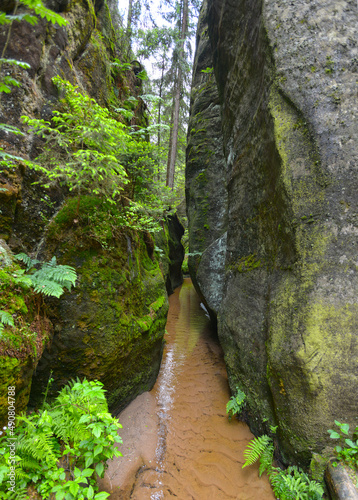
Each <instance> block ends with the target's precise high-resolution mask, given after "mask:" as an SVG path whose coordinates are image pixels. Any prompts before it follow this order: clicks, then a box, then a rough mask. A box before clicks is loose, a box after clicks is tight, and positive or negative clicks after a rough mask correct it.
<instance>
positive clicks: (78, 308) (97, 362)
mask: <svg viewBox="0 0 358 500" xmlns="http://www.w3.org/2000/svg"><path fill="white" fill-rule="evenodd" d="M14 5H15V3H14V2H12V3H11V2H9V5H8V7H7V10H8V12H11V9H13V8H14ZM47 6H48V7H49V8H52V9H53V10H55V11H56V12H59V13H60V15H61V16H62V17H63V18H65V19H66V20H67V21H68V24H67V25H66V26H62V27H59V26H58V25H51V24H49V23H47V22H46V21H45V20H39V22H38V24H36V25H35V26H31V25H30V24H29V23H27V22H25V21H23V22H21V23H18V22H14V23H13V25H12V30H11V36H10V38H9V44H8V45H7V48H6V52H5V58H14V59H17V60H21V61H24V62H27V63H28V64H30V66H31V67H30V69H28V70H24V69H18V68H16V69H15V70H14V69H13V68H11V67H6V64H5V65H3V66H2V68H0V69H1V70H2V71H3V72H6V71H8V72H11V71H13V72H14V74H13V76H14V77H16V78H17V79H18V81H19V82H20V86H19V87H16V88H14V89H13V90H12V91H11V93H9V94H6V95H2V97H1V100H0V122H1V123H7V124H9V125H12V126H16V127H19V128H21V129H23V125H22V122H21V116H22V115H27V116H30V117H36V118H42V119H44V120H50V119H51V117H52V113H53V110H54V109H58V108H59V106H60V104H59V99H60V97H61V96H60V95H59V92H58V90H57V88H56V86H55V85H54V84H53V81H52V78H53V77H54V76H56V75H59V76H60V77H62V78H63V79H65V80H69V81H70V82H71V83H72V84H74V85H76V86H78V87H79V89H80V91H82V92H83V93H87V94H89V95H90V96H91V97H92V98H94V99H95V100H96V101H97V102H98V103H99V104H100V105H102V106H106V107H107V108H109V109H112V108H118V107H121V106H122V105H123V102H124V101H125V100H126V99H128V98H129V97H132V98H136V99H137V101H136V102H137V105H136V107H135V110H134V116H133V117H132V118H131V120H130V125H144V126H145V125H147V115H146V112H145V105H144V102H143V101H142V100H141V99H140V97H139V96H140V94H141V93H142V88H141V84H142V81H141V80H140V79H139V78H137V76H136V74H135V71H134V67H133V66H132V69H131V68H129V69H128V63H130V61H131V53H130V49H129V47H128V41H127V40H126V37H125V36H123V29H122V26H121V21H120V16H119V13H118V8H117V4H116V2H114V1H111V0H108V2H105V1H104V2H103V1H100V0H99V1H92V0H70V1H67V0H50V1H49V2H48V3H47ZM21 9H22V7H20V8H19V11H18V12H19V13H21ZM7 29H8V26H1V27H0V46H4V45H5V43H6V40H7V35H8V31H7ZM115 61H117V63H118V61H120V62H122V61H123V62H126V63H127V64H126V65H125V66H124V67H123V68H122V69H118V65H117V66H113V64H112V63H113V62H115ZM129 66H130V64H129ZM119 67H120V64H119ZM123 121H125V120H124V118H123ZM128 125H129V123H128ZM23 130H24V129H23ZM24 131H25V130H24ZM0 147H2V148H3V149H4V150H5V151H6V152H8V153H10V154H15V155H17V156H22V157H23V158H25V159H28V158H30V159H33V158H35V157H36V156H37V155H38V154H39V153H40V152H41V148H42V147H43V142H42V141H41V140H40V139H39V138H37V137H34V136H33V135H32V134H25V135H24V136H18V135H14V134H11V133H4V132H3V131H0ZM38 180H39V178H38V175H37V173H36V172H34V171H33V170H31V169H29V168H28V167H27V166H26V164H24V163H20V166H19V167H12V166H10V167H9V168H5V167H2V168H1V169H0V237H1V238H3V239H4V240H6V242H7V243H8V245H9V246H10V247H11V249H12V250H13V251H14V253H17V252H20V251H25V252H26V253H28V254H31V255H32V256H36V257H39V258H40V259H41V260H45V261H48V260H49V259H51V258H52V256H56V257H57V261H58V263H60V264H65V263H67V264H69V265H71V266H73V267H75V269H76V271H77V274H78V280H77V283H76V287H75V288H73V289H72V291H71V293H66V294H65V295H64V296H63V297H61V299H60V300H58V299H56V300H53V301H51V300H49V301H48V309H47V315H48V316H49V317H50V319H51V321H52V323H53V326H54V331H51V332H50V331H49V332H47V333H48V336H50V337H51V338H50V342H49V343H48V344H47V346H46V349H45V352H44V354H43V356H42V358H41V360H40V362H39V365H38V367H37V370H36V375H35V377H34V379H33V384H32V403H35V404H37V403H38V402H40V401H41V400H42V393H43V391H44V388H45V387H46V385H47V382H48V379H49V377H50V374H51V372H52V377H53V378H54V383H53V386H52V388H51V393H52V394H55V393H56V391H57V390H58V389H59V388H60V387H61V386H62V385H63V384H65V383H66V382H67V381H68V380H69V379H71V378H76V377H77V376H79V377H81V378H83V377H87V378H88V379H98V380H100V381H102V382H103V383H104V385H105V389H106V390H107V396H108V400H109V405H110V407H111V408H112V409H113V410H116V411H117V410H119V409H121V408H122V407H123V406H124V405H125V404H127V403H128V402H129V401H130V400H131V399H133V398H134V397H135V396H136V395H138V394H139V393H141V392H143V391H146V390H148V389H150V388H151V387H152V385H153V383H154V381H155V378H156V375H157V372H158V370H159V365H160V360H161V354H162V347H163V335H164V331H165V321H166V314H167V309H168V301H167V293H166V287H165V285H166V282H167V280H168V281H169V282H170V284H171V288H173V287H175V286H177V285H178V284H180V280H181V273H180V266H181V254H182V252H183V250H182V247H181V244H180V237H181V225H180V223H179V221H176V222H175V221H174V218H173V222H172V225H170V224H169V228H168V226H167V225H166V224H165V223H164V224H163V229H162V231H161V232H160V233H158V234H157V236H156V239H155V241H154V239H153V237H152V235H150V234H149V233H146V232H145V231H141V232H139V231H138V232H136V231H134V230H131V229H129V228H123V227H122V226H123V224H122V225H121V223H120V222H118V220H117V219H116V217H115V215H113V213H112V214H109V213H108V212H106V210H107V209H106V208H103V205H102V204H101V201H100V200H99V199H98V198H96V197H95V196H82V197H81V203H80V209H79V210H76V204H77V202H76V201H75V200H74V199H73V198H68V195H69V193H68V190H66V188H64V187H60V186H59V185H54V186H53V187H51V188H50V189H45V188H44V187H43V186H42V185H41V184H40V185H38V184H34V183H35V182H37V181H38ZM101 210H102V212H101ZM111 217H112V218H111ZM116 220H117V222H116ZM174 254H176V257H178V259H177V261H176V262H175V263H174V264H173V265H172V263H171V259H172V258H173V255H174ZM28 295H29V297H28V298H27V300H29V301H31V293H29V294H28ZM12 312H13V311H11V313H12ZM24 321H25V320H24ZM49 330H50V328H49ZM43 347H44V346H42V348H43ZM3 351H4V349H2V351H1V354H3ZM15 351H16V350H15ZM15 351H13V352H11V353H10V354H9V353H8V352H7V353H5V356H4V360H0V361H1V366H4V367H5V368H6V371H7V375H8V374H9V369H8V367H13V365H14V366H15V368H16V370H17V366H18V365H19V363H18V358H19V356H20V353H19V352H17V351H16V352H15ZM38 352H39V350H38ZM41 352H42V351H41ZM40 354H41V353H40ZM25 357H26V356H25ZM30 361H31V360H30V359H29V360H28V363H27V364H28V365H31V366H27V365H26V366H25V368H26V369H25V370H23V372H21V373H20V375H19V376H18V380H17V379H16V384H15V382H14V385H16V387H17V392H18V393H19V391H20V390H23V389H24V391H25V392H24V394H25V393H26V398H27V399H28V396H29V391H30V387H31V377H32V373H33V370H34V367H35V365H36V364H37V360H36V363H35V364H34V363H30ZM23 364H24V363H23ZM14 370H15V369H14ZM14 370H13V371H14ZM16 370H15V371H16ZM17 372H19V370H17ZM17 372H16V373H17ZM25 372H26V373H25ZM16 376H17V375H16ZM11 380H12V379H11ZM0 382H1V383H3V380H2V379H1V380H0ZM4 394H5V393H4ZM26 398H25V399H26ZM27 399H26V401H25V403H24V404H22V406H21V408H20V407H19V408H18V409H19V410H20V409H23V408H25V407H26V403H27Z"/></svg>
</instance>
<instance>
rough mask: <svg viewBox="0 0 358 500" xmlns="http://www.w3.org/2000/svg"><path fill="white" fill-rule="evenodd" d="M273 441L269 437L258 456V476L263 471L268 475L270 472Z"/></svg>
mask: <svg viewBox="0 0 358 500" xmlns="http://www.w3.org/2000/svg"><path fill="white" fill-rule="evenodd" d="M273 452H274V447H273V442H272V440H271V439H270V440H269V442H268V443H267V445H266V447H265V448H264V449H263V450H262V452H261V456H260V466H259V476H260V477H261V476H262V474H263V473H264V472H266V473H267V475H268V476H270V474H271V473H272V461H273Z"/></svg>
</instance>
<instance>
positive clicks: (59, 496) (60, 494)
mask: <svg viewBox="0 0 358 500" xmlns="http://www.w3.org/2000/svg"><path fill="white" fill-rule="evenodd" d="M65 495H66V492H65V491H63V490H62V489H61V490H59V491H58V492H57V493H56V500H63V499H64V498H65Z"/></svg>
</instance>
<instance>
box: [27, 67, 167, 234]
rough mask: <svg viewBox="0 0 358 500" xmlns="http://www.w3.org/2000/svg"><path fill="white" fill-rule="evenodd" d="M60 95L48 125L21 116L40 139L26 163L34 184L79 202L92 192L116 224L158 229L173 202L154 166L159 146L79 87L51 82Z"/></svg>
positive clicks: (63, 82)
mask: <svg viewBox="0 0 358 500" xmlns="http://www.w3.org/2000/svg"><path fill="white" fill-rule="evenodd" d="M53 81H54V83H55V84H56V85H57V87H58V89H59V90H60V92H61V95H62V96H63V97H62V99H61V100H60V102H61V109H60V110H55V111H53V117H52V119H51V121H46V120H40V119H32V118H29V117H27V116H23V117H22V119H23V122H24V123H25V124H27V125H28V127H29V128H28V131H29V132H32V133H35V134H37V135H39V136H40V137H41V138H42V139H43V140H44V150H43V152H42V153H41V154H40V155H39V156H38V157H37V158H36V160H35V161H34V162H26V163H27V165H28V166H29V167H31V168H33V169H35V170H36V171H38V172H39V173H40V174H41V175H42V178H41V180H40V181H38V183H40V184H42V185H43V186H44V187H47V188H48V187H50V186H51V185H52V184H53V183H60V185H61V186H64V187H66V188H68V190H69V191H70V192H71V193H72V194H75V195H77V201H78V206H77V214H78V213H79V209H80V203H81V198H82V196H83V195H86V194H91V195H96V196H98V197H99V198H100V199H101V200H102V201H104V202H105V203H107V204H108V205H110V204H112V205H114V206H115V208H116V210H117V212H118V216H117V221H116V222H117V224H119V225H120V226H122V227H123V226H129V227H131V228H133V229H137V230H147V231H156V230H159V227H160V226H159V222H160V221H161V220H162V218H163V214H164V211H165V210H167V209H168V207H169V206H170V205H171V204H172V202H173V200H172V194H171V190H170V189H168V188H166V186H165V182H164V179H163V178H162V177H163V175H162V174H161V173H160V171H159V168H158V161H159V160H158V148H157V147H156V146H154V145H152V144H151V143H150V142H148V141H147V139H146V137H145V136H146V131H145V129H143V128H142V129H138V127H135V128H131V127H129V126H127V125H125V124H124V123H122V121H121V120H123V117H122V116H121V114H119V113H115V112H112V111H109V110H108V109H107V108H103V107H101V106H100V105H99V104H98V103H97V102H96V101H95V100H94V99H91V98H90V97H89V96H87V95H85V94H83V93H81V92H80V91H79V89H78V87H75V86H73V85H72V84H71V83H69V82H67V81H65V80H62V79H61V78H60V77H55V78H54V79H53Z"/></svg>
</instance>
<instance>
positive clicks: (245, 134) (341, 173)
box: [187, 0, 358, 465]
mask: <svg viewBox="0 0 358 500" xmlns="http://www.w3.org/2000/svg"><path fill="white" fill-rule="evenodd" d="M203 8H204V9H205V4H204V7H203ZM352 14H353V4H351V3H350V2H348V1H343V2H341V3H340V4H339V6H338V4H337V3H336V2H328V3H327V2H324V1H323V0H315V1H314V2H301V3H300V4H298V3H294V4H293V3H291V4H289V3H288V2H286V1H284V0H282V1H281V0H278V1H276V2H273V1H271V0H264V1H263V2H262V1H261V0H253V1H252V2H250V5H248V3H247V2H245V1H244V0H240V1H238V2H236V3H235V5H234V4H232V5H231V4H229V3H228V2H220V1H217V0H208V4H207V10H206V12H205V13H202V17H203V18H205V16H206V18H207V21H208V32H206V31H205V30H204V31H202V32H201V31H199V45H198V54H202V53H204V52H205V50H207V51H209V52H210V53H211V55H212V58H213V66H214V73H215V77H216V78H215V79H216V83H217V86H218V95H219V98H220V103H221V116H222V141H223V149H224V152H225V158H226V161H227V196H228V211H227V220H228V222H227V247H226V256H225V282H224V287H223V290H224V293H223V299H222V302H221V305H220V307H219V311H218V333H219V338H220V341H221V344H222V346H223V349H224V352H225V360H226V364H227V369H228V374H229V380H230V385H231V387H232V389H233V390H234V389H235V387H236V386H238V387H239V388H240V389H242V390H244V392H245V393H246V394H247V401H248V404H249V418H250V425H251V427H252V429H253V430H254V431H255V432H256V433H262V432H269V424H272V425H278V441H279V445H280V449H281V453H282V457H283V459H284V460H285V461H293V462H300V463H302V464H305V465H307V464H308V463H309V460H310V457H311V455H312V452H318V453H319V452H320V451H321V450H322V449H324V448H325V446H326V445H328V444H329V436H328V433H327V429H329V428H331V427H332V423H333V421H334V420H335V419H336V420H338V421H340V422H348V423H349V424H350V425H351V426H352V427H355V426H356V425H357V402H358V401H357V394H358V371H357V360H358V343H357V341H356V335H355V332H356V331H357V326H358V304H357V300H356V297H357V292H358V278H357V259H356V237H357V234H358V219H357V214H356V208H355V207H356V205H357V192H358V181H357V176H356V175H355V174H353V170H352V169H353V165H356V163H357V146H356V143H355V142H354V141H353V140H352V138H353V137H356V136H357V134H358V130H357V122H356V120H355V119H354V113H353V112H352V110H353V109H355V108H356V103H355V102H356V95H355V92H356V90H354V89H356V62H354V61H355V57H356V56H355V52H354V51H355V49H354V48H353V47H352V46H351V44H350V40H352V39H355V38H356V37H357V24H356V20H355V17H354V16H353V15H352ZM332 19H334V20H335V21H334V23H335V24H334V25H335V26H336V27H338V26H342V27H343V26H344V30H340V28H337V31H335V30H333V28H332ZM207 36H208V42H207V46H206V49H203V47H202V46H201V43H202V41H203V40H205V37H207ZM342 43H344V44H345V45H344V46H345V50H344V51H342V50H341V47H342ZM212 48H214V50H213V51H212V52H211V50H212ZM197 57H198V56H197ZM196 78H200V70H198V69H197V70H196V75H195V76H194V81H195V79H196ZM200 96H201V94H200V93H199V92H198V93H197V97H196V98H195V100H194V103H192V117H191V120H193V119H194V117H195V116H196V115H197V110H196V104H197V103H199V102H200V98H201V97H200ZM216 102H217V101H216V100H215V99H213V100H212V109H211V108H210V102H209V103H208V104H207V109H208V110H209V111H210V109H211V112H212V116H213V117H215V116H216V112H215V111H214V108H215V105H216ZM208 117H209V119H210V113H209V114H208ZM193 128H194V127H193ZM195 130H196V131H197V135H198V136H199V135H200V133H202V132H199V130H200V128H199V127H195ZM189 133H190V132H189ZM192 134H194V131H193V132H192ZM190 162H192V160H191V159H190V156H189V165H191V163H190ZM200 168H201V170H199V168H198V169H197V171H196V172H197V173H196V176H197V177H196V178H195V177H194V176H193V175H191V172H190V171H189V170H188V175H189V177H188V181H187V182H188V183H189V185H188V190H187V192H188V198H187V205H188V207H189V208H188V216H189V227H190V225H191V224H195V221H196V220H199V219H200V218H201V219H202V220H203V217H204V216H205V214H206V212H207V208H206V205H205V203H202V201H200V203H198V198H197V197H196V194H195V193H196V192H197V189H196V187H195V183H196V182H197V183H198V184H200V185H201V186H205V183H206V182H207V179H208V172H209V171H210V167H209V166H208V167H206V166H205V162H201V163H200ZM199 176H200V177H199ZM216 181H217V183H218V184H219V183H221V182H222V175H221V170H220V164H219V166H218V168H217V176H216ZM213 185H215V177H214V181H213ZM194 188H195V191H193V190H194ZM208 192H210V190H208ZM210 203H212V204H213V205H214V206H215V203H216V192H215V193H214V194H213V195H212V196H211V194H210V196H209V198H208V204H209V206H210ZM203 227H204V226H203ZM192 237H193V236H192ZM196 241H197V240H196V239H195V236H194V237H193V242H194V243H195V244H196ZM194 243H193V244H194ZM211 244H212V243H211V242H210V241H204V243H203V247H201V248H200V252H202V253H203V255H204V253H205V252H207V251H208V249H209V248H210V245H211ZM197 259H198V260H197V262H195V263H194V264H192V268H194V272H195V273H197V268H198V266H201V265H203V266H204V264H205V262H206V261H209V259H204V258H203V257H202V258H201V260H200V254H199V256H198V258H197ZM205 265H206V269H207V270H208V272H209V263H207V264H205ZM200 272H201V273H203V274H205V266H204V267H203V269H202V271H200ZM213 286H215V283H214V284H213Z"/></svg>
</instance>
